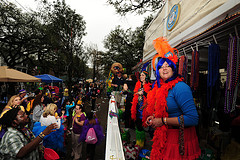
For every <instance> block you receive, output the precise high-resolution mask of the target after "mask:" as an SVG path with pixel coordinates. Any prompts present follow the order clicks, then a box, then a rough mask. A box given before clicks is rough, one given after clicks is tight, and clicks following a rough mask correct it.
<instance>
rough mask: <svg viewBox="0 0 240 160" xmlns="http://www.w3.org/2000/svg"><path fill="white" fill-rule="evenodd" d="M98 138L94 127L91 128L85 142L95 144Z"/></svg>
mask: <svg viewBox="0 0 240 160" xmlns="http://www.w3.org/2000/svg"><path fill="white" fill-rule="evenodd" d="M97 141H98V139H97V136H96V133H95V131H94V129H93V128H89V130H88V132H87V135H86V140H85V142H86V143H88V144H95V143H97Z"/></svg>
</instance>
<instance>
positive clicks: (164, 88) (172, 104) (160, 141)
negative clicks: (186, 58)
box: [143, 38, 201, 160]
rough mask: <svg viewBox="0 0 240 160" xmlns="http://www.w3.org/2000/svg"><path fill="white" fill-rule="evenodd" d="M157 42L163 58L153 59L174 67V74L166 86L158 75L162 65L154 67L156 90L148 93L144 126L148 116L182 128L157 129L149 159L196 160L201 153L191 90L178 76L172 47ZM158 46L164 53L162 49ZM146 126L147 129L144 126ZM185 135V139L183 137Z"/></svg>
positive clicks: (164, 41) (164, 126) (196, 116)
mask: <svg viewBox="0 0 240 160" xmlns="http://www.w3.org/2000/svg"><path fill="white" fill-rule="evenodd" d="M155 42H156V43H155V46H154V47H155V48H156V50H157V51H158V52H161V53H162V54H161V55H160V56H159V55H157V56H155V57H154V59H155V58H156V57H162V59H161V60H160V61H161V63H164V62H167V63H168V64H169V63H171V64H169V66H170V67H171V68H172V66H173V68H172V69H173V72H174V74H173V76H172V77H170V78H169V79H168V80H166V81H165V82H164V81H163V80H162V79H161V78H160V75H159V71H158V70H159V68H160V67H161V63H158V64H157V68H155V66H154V68H155V70H156V72H157V73H156V74H157V80H156V81H155V84H154V88H153V89H152V90H151V91H150V92H149V93H148V96H147V108H146V109H145V110H144V113H143V122H145V121H146V119H147V117H148V116H154V117H155V118H162V117H178V122H179V124H180V127H174V126H168V125H162V126H159V127H156V129H155V131H154V137H153V139H152V141H153V145H152V151H151V156H150V159H151V160H159V159H164V160H165V159H171V160H178V159H189V160H190V159H196V158H198V157H199V156H200V154H201V150H200V148H199V144H198V138H197V135H196V131H195V127H194V126H195V125H197V124H198V113H197V110H196V106H195V104H194V101H193V97H192V92H191V89H190V87H189V86H188V85H186V84H185V83H184V82H182V78H179V77H178V75H177V70H176V66H175V64H174V63H176V62H177V59H176V55H175V54H174V52H173V50H174V49H173V48H170V47H171V46H170V45H169V44H168V43H167V41H166V40H165V39H160V38H158V39H156V40H155ZM162 42H163V43H162ZM161 43H162V44H161ZM156 44H157V45H156ZM161 45H163V46H161ZM159 46H160V47H162V49H159V48H158V47H159ZM171 55H172V56H171ZM154 62H155V61H154ZM182 115H183V116H182ZM180 117H181V118H180ZM182 117H183V118H182ZM143 124H144V125H145V123H143ZM180 131H181V132H180ZM183 131H184V135H183V134H182V133H183Z"/></svg>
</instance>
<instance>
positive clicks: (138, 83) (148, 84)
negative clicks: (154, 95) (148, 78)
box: [131, 81, 151, 121]
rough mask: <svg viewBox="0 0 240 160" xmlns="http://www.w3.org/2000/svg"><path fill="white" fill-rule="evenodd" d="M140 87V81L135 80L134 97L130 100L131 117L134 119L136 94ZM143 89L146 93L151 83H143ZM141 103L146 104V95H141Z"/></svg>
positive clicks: (135, 115) (136, 101)
mask: <svg viewBox="0 0 240 160" xmlns="http://www.w3.org/2000/svg"><path fill="white" fill-rule="evenodd" d="M140 88H141V82H140V81H137V83H136V85H135V88H134V97H133V101H132V108H131V118H132V119H133V120H134V121H136V119H137V103H138V94H136V93H137V92H138V91H139V89H140ZM143 90H144V91H145V92H146V93H148V92H149V91H150V90H151V84H150V83H145V84H144V86H143ZM143 97H144V99H143V105H146V102H147V101H146V97H145V96H143Z"/></svg>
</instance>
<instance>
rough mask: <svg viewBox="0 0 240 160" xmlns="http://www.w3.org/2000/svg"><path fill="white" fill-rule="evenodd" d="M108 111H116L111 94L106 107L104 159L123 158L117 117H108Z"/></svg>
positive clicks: (115, 159) (114, 159)
mask: <svg viewBox="0 0 240 160" xmlns="http://www.w3.org/2000/svg"><path fill="white" fill-rule="evenodd" d="M110 112H113V113H117V105H116V101H115V97H114V96H113V95H111V98H110V100H109V108H108V118H107V137H106V154H105V160H125V157H124V152H123V146H122V140H121V134H120V129H119V125H118V117H115V116H112V117H110Z"/></svg>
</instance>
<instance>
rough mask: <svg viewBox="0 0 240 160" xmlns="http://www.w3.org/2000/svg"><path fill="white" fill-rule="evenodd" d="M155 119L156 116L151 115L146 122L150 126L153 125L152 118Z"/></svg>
mask: <svg viewBox="0 0 240 160" xmlns="http://www.w3.org/2000/svg"><path fill="white" fill-rule="evenodd" d="M153 119H154V116H149V117H148V118H147V120H146V122H145V123H146V124H147V125H148V126H151V125H152V120H153Z"/></svg>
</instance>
